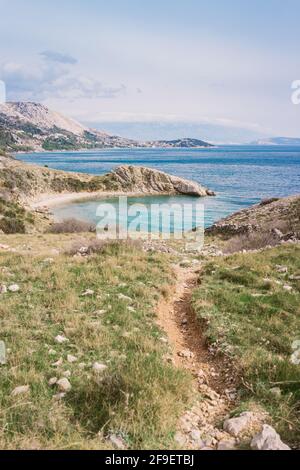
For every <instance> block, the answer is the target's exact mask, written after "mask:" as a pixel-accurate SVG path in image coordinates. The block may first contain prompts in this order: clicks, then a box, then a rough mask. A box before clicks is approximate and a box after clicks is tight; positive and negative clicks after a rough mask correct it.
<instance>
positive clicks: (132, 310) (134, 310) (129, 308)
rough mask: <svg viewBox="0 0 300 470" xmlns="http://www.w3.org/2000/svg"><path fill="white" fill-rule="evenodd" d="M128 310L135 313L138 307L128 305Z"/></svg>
mask: <svg viewBox="0 0 300 470" xmlns="http://www.w3.org/2000/svg"><path fill="white" fill-rule="evenodd" d="M127 310H128V311H129V312H133V313H134V312H136V309H135V308H133V307H130V306H128V307H127Z"/></svg>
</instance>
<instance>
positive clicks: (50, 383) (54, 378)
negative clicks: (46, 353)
mask: <svg viewBox="0 0 300 470" xmlns="http://www.w3.org/2000/svg"><path fill="white" fill-rule="evenodd" d="M57 381H58V378H57V377H52V379H50V380H49V382H48V384H49V385H50V386H52V385H55V384H56V383H57Z"/></svg>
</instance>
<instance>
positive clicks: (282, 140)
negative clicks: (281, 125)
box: [251, 137, 300, 145]
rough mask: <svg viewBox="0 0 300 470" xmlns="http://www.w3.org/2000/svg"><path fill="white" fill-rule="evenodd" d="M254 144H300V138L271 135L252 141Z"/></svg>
mask: <svg viewBox="0 0 300 470" xmlns="http://www.w3.org/2000/svg"><path fill="white" fill-rule="evenodd" d="M251 144H252V145H300V138H297V137H270V138H269V139H260V140H256V141H255V142H252V143H251Z"/></svg>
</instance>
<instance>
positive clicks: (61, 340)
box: [55, 335, 69, 344]
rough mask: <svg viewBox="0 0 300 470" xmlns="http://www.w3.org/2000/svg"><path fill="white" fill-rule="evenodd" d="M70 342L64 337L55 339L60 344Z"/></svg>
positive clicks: (58, 336) (59, 336)
mask: <svg viewBox="0 0 300 470" xmlns="http://www.w3.org/2000/svg"><path fill="white" fill-rule="evenodd" d="M68 341H69V340H68V338H66V337H65V336H62V335H57V336H56V338H55V342H56V343H58V344H63V343H68Z"/></svg>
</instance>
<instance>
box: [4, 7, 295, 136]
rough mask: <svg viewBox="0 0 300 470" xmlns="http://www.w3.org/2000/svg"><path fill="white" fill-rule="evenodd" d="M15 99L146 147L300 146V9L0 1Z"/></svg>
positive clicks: (6, 62) (6, 74)
mask: <svg viewBox="0 0 300 470" xmlns="http://www.w3.org/2000/svg"><path fill="white" fill-rule="evenodd" d="M0 8H1V15H0V79H2V80H4V81H5V82H6V85H7V92H8V99H10V100H34V101H41V102H43V103H45V104H47V105H48V106H50V107H52V108H54V109H56V110H59V111H62V112H64V113H66V114H68V115H70V116H72V117H74V118H76V119H78V120H80V121H82V122H84V123H87V124H89V125H90V126H93V127H97V128H103V129H107V130H109V131H112V132H116V133H120V134H121V135H127V136H129V137H138V138H141V139H142V138H144V137H147V138H164V137H167V138H173V137H184V136H190V137H198V138H206V139H208V140H213V141H217V142H218V141H220V142H221V141H222V142H223V141H224V142H237V141H247V140H252V139H254V138H256V137H257V136H261V135H263V136H268V135H287V136H297V137H299V136H300V129H299V122H300V120H299V118H300V105H299V106H296V105H293V104H292V102H291V83H292V82H293V81H294V80H297V79H300V54H299V44H300V28H299V24H298V23H299V17H300V2H299V1H298V0H285V2H282V1H279V0H260V1H258V0H252V1H250V0H249V1H246V0H210V1H209V2H207V1H202V0H185V1H182V0H172V1H171V0H160V1H158V0H152V1H151V2H149V1H146V0H144V1H143V0H139V1H137V0H122V1H121V0H110V1H103V0H85V1H84V0H72V1H71V0H60V1H57V0H51V1H48V0H43V1H40V2H38V1H37V0H26V2H24V1H20V0H9V1H6V0H0Z"/></svg>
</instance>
